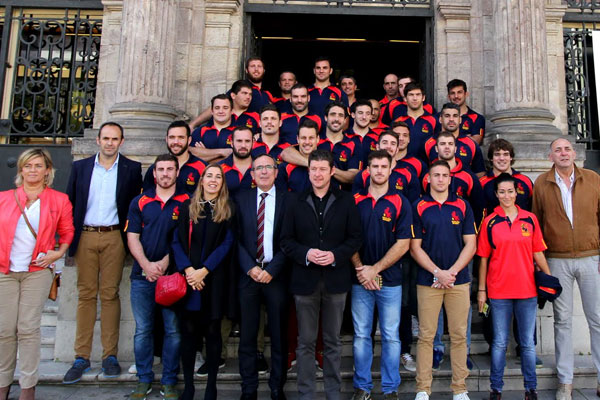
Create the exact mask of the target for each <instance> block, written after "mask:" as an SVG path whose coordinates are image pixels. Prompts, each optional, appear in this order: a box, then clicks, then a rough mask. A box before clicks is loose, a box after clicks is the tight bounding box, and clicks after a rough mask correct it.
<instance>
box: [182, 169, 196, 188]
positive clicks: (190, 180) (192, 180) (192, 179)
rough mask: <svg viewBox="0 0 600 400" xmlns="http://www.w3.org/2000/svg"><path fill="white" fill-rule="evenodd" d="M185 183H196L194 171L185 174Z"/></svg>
mask: <svg viewBox="0 0 600 400" xmlns="http://www.w3.org/2000/svg"><path fill="white" fill-rule="evenodd" d="M185 183H187V184H188V185H195V184H196V178H195V177H194V173H193V172H190V173H189V174H188V176H187V180H186V181H185Z"/></svg>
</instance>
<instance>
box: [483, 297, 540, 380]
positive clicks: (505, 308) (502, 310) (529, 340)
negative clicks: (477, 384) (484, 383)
mask: <svg viewBox="0 0 600 400" xmlns="http://www.w3.org/2000/svg"><path fill="white" fill-rule="evenodd" d="M490 304H491V307H492V325H493V328H494V339H493V341H492V365H491V370H490V387H491V389H492V390H497V391H499V392H501V391H502V387H503V386H504V381H503V380H502V377H503V376H504V367H505V366H506V347H507V346H508V335H509V332H510V324H511V321H512V317H513V314H514V316H515V319H516V320H517V325H518V327H519V337H520V338H521V373H522V374H523V381H524V385H525V390H531V389H536V387H537V377H536V374H535V345H534V344H533V331H534V329H535V317H536V307H537V297H532V298H529V299H490Z"/></svg>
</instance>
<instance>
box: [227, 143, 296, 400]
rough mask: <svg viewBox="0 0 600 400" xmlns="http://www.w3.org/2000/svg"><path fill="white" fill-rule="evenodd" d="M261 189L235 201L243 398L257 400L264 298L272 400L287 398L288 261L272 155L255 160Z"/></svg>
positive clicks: (241, 194) (255, 174)
mask: <svg viewBox="0 0 600 400" xmlns="http://www.w3.org/2000/svg"><path fill="white" fill-rule="evenodd" d="M250 173H251V174H252V179H253V180H254V182H255V183H256V186H257V187H256V188H254V189H250V190H246V191H241V192H239V193H238V195H237V196H236V198H235V199H236V203H237V208H238V212H237V213H236V216H237V222H238V223H237V228H238V232H237V233H238V235H237V236H238V259H239V264H240V269H241V274H240V280H239V289H240V292H239V296H240V307H241V313H240V314H241V329H240V346H239V361H240V375H241V376H242V397H241V398H242V399H256V398H257V389H258V369H257V360H258V358H257V345H256V340H257V335H258V325H259V320H260V306H261V299H264V301H265V304H266V309H267V318H268V321H269V329H270V333H271V364H272V366H271V376H270V378H269V387H270V388H271V399H285V395H284V393H283V385H284V383H285V378H286V365H287V357H284V355H286V354H287V351H286V350H285V335H284V326H285V322H287V318H286V317H285V312H286V309H287V307H286V298H287V295H286V290H287V279H286V275H287V274H286V270H285V269H286V257H285V255H284V254H283V251H282V250H281V248H280V245H279V237H280V233H281V226H282V223H283V215H284V204H285V195H286V193H285V192H284V191H281V190H277V189H276V188H275V178H276V177H277V162H276V161H275V159H274V158H273V157H272V156H270V155H268V154H261V155H259V156H257V157H256V158H255V159H254V160H253V161H252V170H251V172H250Z"/></svg>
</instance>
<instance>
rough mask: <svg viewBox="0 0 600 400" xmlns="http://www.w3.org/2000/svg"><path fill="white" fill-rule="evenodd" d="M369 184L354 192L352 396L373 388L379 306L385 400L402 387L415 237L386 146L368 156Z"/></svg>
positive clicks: (366, 396) (362, 399)
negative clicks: (408, 264)
mask: <svg viewBox="0 0 600 400" xmlns="http://www.w3.org/2000/svg"><path fill="white" fill-rule="evenodd" d="M367 161H368V167H367V168H368V170H369V173H370V175H371V185H370V186H369V190H368V192H367V194H366V195H361V194H356V195H355V196H354V199H355V202H356V207H357V208H358V212H359V215H360V220H361V226H362V232H363V238H364V239H363V244H362V246H361V248H360V250H359V251H358V252H357V253H355V254H354V256H353V257H352V263H353V265H354V268H355V270H356V276H355V277H353V284H352V321H353V324H354V341H353V353H354V378H353V386H354V397H353V399H357V400H358V399H360V400H366V399H369V398H370V393H371V390H372V389H373V379H372V377H371V364H372V362H373V346H372V341H371V330H372V327H373V313H374V311H375V305H377V313H378V315H379V328H380V330H381V337H382V340H381V389H382V391H383V394H384V397H385V398H386V399H398V392H397V391H398V386H399V385H400V372H399V367H400V338H399V327H400V310H401V302H399V301H398V299H400V298H402V263H401V261H400V258H401V257H402V256H403V255H404V254H405V253H406V252H407V251H408V248H409V245H410V239H411V238H412V212H411V207H410V205H409V202H408V200H407V199H406V197H404V196H402V195H401V194H399V193H397V192H396V191H395V190H394V189H393V188H392V187H391V186H390V182H389V177H390V174H391V172H392V168H391V167H392V165H391V164H392V156H391V155H390V154H389V153H388V152H387V151H385V150H377V151H374V152H372V153H371V154H370V155H369V157H368V160H367Z"/></svg>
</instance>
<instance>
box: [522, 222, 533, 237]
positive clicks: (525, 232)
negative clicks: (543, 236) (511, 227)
mask: <svg viewBox="0 0 600 400" xmlns="http://www.w3.org/2000/svg"><path fill="white" fill-rule="evenodd" d="M521 235H523V236H525V237H527V236H531V232H529V228H528V227H527V225H525V223H523V222H521Z"/></svg>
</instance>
